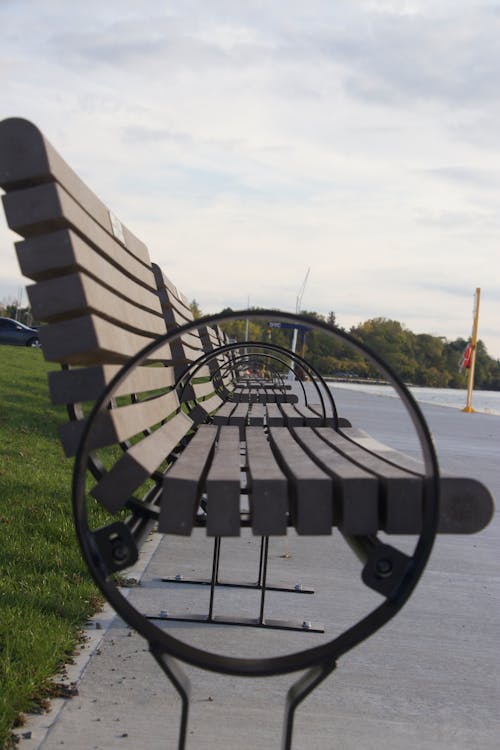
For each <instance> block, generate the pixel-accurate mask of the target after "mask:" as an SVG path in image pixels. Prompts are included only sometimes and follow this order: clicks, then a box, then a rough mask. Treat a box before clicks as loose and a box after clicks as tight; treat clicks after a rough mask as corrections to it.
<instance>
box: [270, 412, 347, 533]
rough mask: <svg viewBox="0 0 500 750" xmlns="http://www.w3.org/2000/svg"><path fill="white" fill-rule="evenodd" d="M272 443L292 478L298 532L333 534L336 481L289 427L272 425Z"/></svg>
mask: <svg viewBox="0 0 500 750" xmlns="http://www.w3.org/2000/svg"><path fill="white" fill-rule="evenodd" d="M269 435H270V439H271V446H272V448H273V451H274V454H275V456H276V458H277V460H278V463H279V465H280V467H281V469H282V470H283V472H284V473H285V474H286V476H287V477H288V479H289V490H291V492H290V496H291V497H290V499H291V510H292V520H293V525H294V526H295V528H296V530H297V533H298V534H331V533H332V525H333V481H332V478H331V477H330V476H328V474H326V472H324V471H323V470H322V469H321V468H320V467H319V466H318V465H317V464H316V463H315V462H314V461H313V460H312V459H311V458H310V457H309V456H308V455H307V453H305V451H304V450H302V448H301V447H300V445H299V444H298V443H297V442H296V441H295V439H294V438H293V436H292V434H291V433H290V431H289V430H288V429H287V428H286V427H271V428H270V430H269Z"/></svg>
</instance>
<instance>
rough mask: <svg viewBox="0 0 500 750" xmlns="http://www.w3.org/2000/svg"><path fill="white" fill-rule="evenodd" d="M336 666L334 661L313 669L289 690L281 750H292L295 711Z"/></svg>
mask: <svg viewBox="0 0 500 750" xmlns="http://www.w3.org/2000/svg"><path fill="white" fill-rule="evenodd" d="M336 666H337V665H336V663H335V662H334V661H325V662H323V663H322V664H319V665H318V666H316V667H312V668H311V669H310V670H309V671H308V672H306V673H305V674H304V675H302V677H301V678H300V679H299V680H297V682H294V683H293V685H292V686H291V688H290V689H289V690H288V693H287V696H286V703H285V721H284V726H283V738H282V744H281V750H291V747H292V734H293V720H294V718H295V710H296V709H297V707H298V706H299V704H300V703H302V701H303V700H304V698H307V696H308V695H309V693H312V691H313V690H314V689H315V688H316V687H317V686H318V685H319V684H320V683H321V682H323V680H325V679H326V678H327V677H328V675H330V674H331V673H332V672H333V670H334V669H335V667H336Z"/></svg>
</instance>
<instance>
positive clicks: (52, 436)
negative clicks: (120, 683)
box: [0, 346, 101, 747]
mask: <svg viewBox="0 0 500 750" xmlns="http://www.w3.org/2000/svg"><path fill="white" fill-rule="evenodd" d="M50 369H53V366H52V365H48V364H47V363H46V362H44V360H43V356H42V353H41V351H40V350H37V349H27V348H26V349H25V348H21V347H10V346H0V747H6V746H7V745H8V742H9V737H10V733H11V728H12V726H13V725H14V723H15V722H16V721H18V717H19V714H20V713H22V712H27V711H30V710H32V709H36V708H37V706H40V705H43V703H44V701H45V699H46V697H47V696H49V695H50V693H51V682H52V680H53V678H54V675H56V674H57V672H58V670H59V669H60V668H61V667H62V666H63V665H64V663H67V662H68V660H69V659H70V656H71V654H72V652H73V651H74V650H75V647H76V646H77V645H78V643H79V640H80V632H81V631H80V628H81V625H82V623H83V622H84V621H85V619H86V618H87V617H88V616H90V615H91V614H93V613H94V612H95V611H96V609H98V608H99V606H100V601H101V600H100V597H99V596H98V593H97V589H96V587H95V586H94V584H93V582H92V581H91V579H90V575H89V574H88V573H87V569H86V567H85V564H84V562H83V560H82V558H81V556H80V551H79V548H78V544H77V541H76V537H75V532H74V527H73V518H72V513H71V470H72V461H70V460H68V459H66V458H65V457H64V454H63V451H62V448H61V447H60V444H59V440H58V437H57V426H58V424H61V423H62V422H64V421H65V419H67V417H66V412H65V410H64V408H59V407H53V406H52V405H51V404H50V401H49V396H48V388H47V372H48V371H49V370H50Z"/></svg>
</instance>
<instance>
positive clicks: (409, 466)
mask: <svg viewBox="0 0 500 750" xmlns="http://www.w3.org/2000/svg"><path fill="white" fill-rule="evenodd" d="M342 433H343V434H345V435H347V436H348V437H349V439H352V440H354V441H355V442H356V443H357V444H359V445H361V447H363V448H365V450H369V451H374V452H375V453H377V455H379V456H380V457H381V458H383V459H384V460H386V461H390V462H391V463H394V464H396V465H398V466H400V467H402V468H403V469H406V470H407V471H411V472H414V473H416V474H419V475H421V476H424V475H425V467H424V464H423V463H422V462H421V461H418V460H417V459H415V458H412V457H411V456H408V455H407V454H406V453H401V452H400V451H397V450H395V449H394V448H392V447H390V446H388V445H385V444H384V443H381V442H380V441H379V440H376V439H375V438H373V437H372V436H371V435H369V434H368V433H367V432H365V431H364V430H361V429H359V428H354V427H352V428H344V429H343V430H342ZM440 487H441V498H440V505H439V525H438V532H439V533H440V534H474V533H476V532H477V531H480V530H481V529H482V528H484V527H485V526H486V525H487V524H488V523H489V521H490V519H491V516H492V513H493V503H492V500H491V496H490V494H489V492H488V491H487V490H486V488H485V487H484V485H482V484H481V483H480V482H478V481H477V480H475V479H471V478H470V477H454V476H448V475H447V474H446V472H445V473H444V474H443V473H442V474H441V479H440Z"/></svg>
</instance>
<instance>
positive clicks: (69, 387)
mask: <svg viewBox="0 0 500 750" xmlns="http://www.w3.org/2000/svg"><path fill="white" fill-rule="evenodd" d="M120 369H121V368H120V367H119V365H103V366H95V367H84V368H80V367H79V368H75V369H71V370H53V371H52V372H49V389H50V396H51V400H52V403H53V404H73V403H78V402H83V401H95V400H96V399H97V398H99V396H100V395H101V393H102V392H103V390H104V389H105V388H106V386H107V385H109V383H110V382H111V380H112V379H113V378H114V377H115V375H116V374H117V373H118V372H119V371H120ZM173 385H174V374H173V372H172V369H171V368H169V367H136V368H135V369H134V370H132V372H131V373H129V375H128V376H127V378H126V380H125V381H124V382H123V383H122V384H121V385H120V386H119V387H118V389H117V390H116V392H115V397H117V396H125V395H130V394H137V393H144V392H147V391H155V390H160V389H162V388H169V387H171V386H173Z"/></svg>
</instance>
